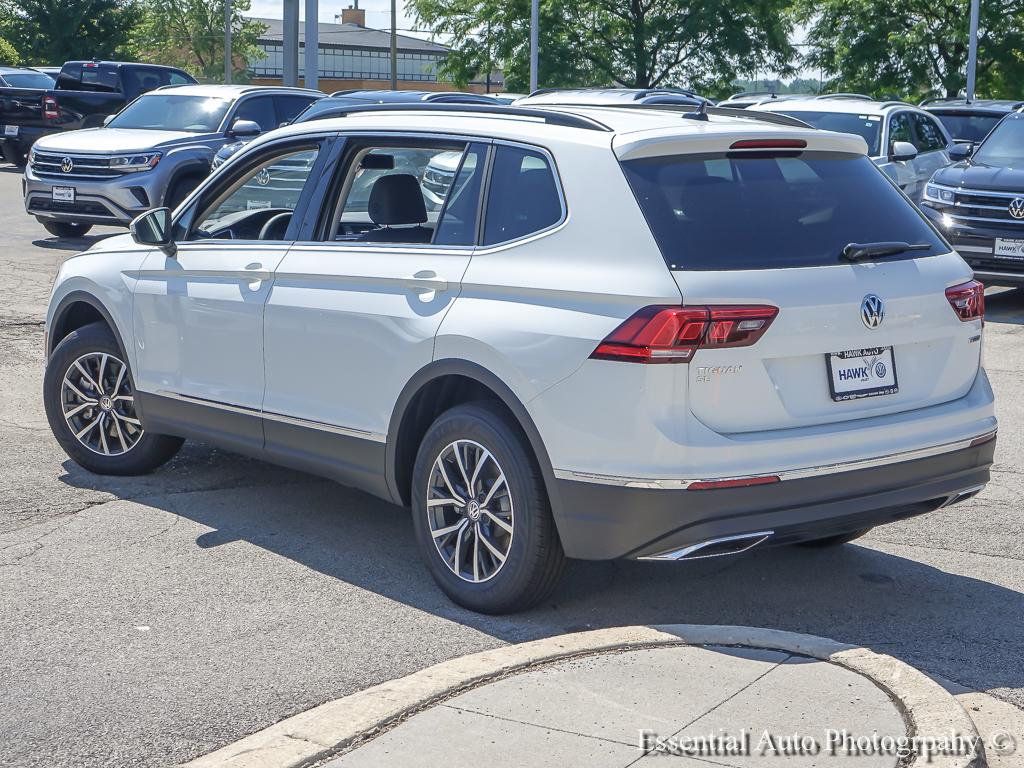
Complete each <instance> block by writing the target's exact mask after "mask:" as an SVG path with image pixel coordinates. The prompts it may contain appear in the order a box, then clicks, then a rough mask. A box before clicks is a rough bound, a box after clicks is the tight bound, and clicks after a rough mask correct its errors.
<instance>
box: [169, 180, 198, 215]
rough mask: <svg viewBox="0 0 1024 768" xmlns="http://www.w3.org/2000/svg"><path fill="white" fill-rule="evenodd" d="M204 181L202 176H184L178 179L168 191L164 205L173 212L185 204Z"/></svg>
mask: <svg viewBox="0 0 1024 768" xmlns="http://www.w3.org/2000/svg"><path fill="white" fill-rule="evenodd" d="M202 180H203V177H202V176H182V177H181V178H180V179H177V180H176V181H175V182H174V183H173V184H171V186H170V187H169V188H168V189H167V194H166V195H164V205H165V206H166V207H168V208H170V209H171V210H172V211H173V210H174V209H175V208H177V207H178V206H179V205H181V204H182V202H184V200H185V198H186V197H188V196H189V195H190V194H191V193H192V190H193V189H195V188H196V187H197V186H199V182H200V181H202Z"/></svg>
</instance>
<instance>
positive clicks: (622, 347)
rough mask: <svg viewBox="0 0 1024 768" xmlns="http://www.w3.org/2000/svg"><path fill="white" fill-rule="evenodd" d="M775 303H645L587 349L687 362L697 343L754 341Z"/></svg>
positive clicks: (610, 355) (602, 356) (625, 358)
mask: <svg viewBox="0 0 1024 768" xmlns="http://www.w3.org/2000/svg"><path fill="white" fill-rule="evenodd" d="M777 314H779V309H778V307H770V306H710V307H663V306H654V307H644V308H643V309H641V310H640V311H639V312H637V313H636V314H635V315H633V316H632V317H630V318H629V319H628V320H626V322H624V323H623V324H622V325H620V326H619V327H618V328H616V329H615V330H614V331H612V333H611V335H610V336H608V338H606V339H605V340H604V341H602V342H601V343H600V344H599V345H598V347H597V349H595V350H594V352H593V353H592V354H591V355H590V356H591V357H592V358H594V359H595V360H619V361H622V362H630V363H688V362H689V361H690V359H691V358H692V357H693V355H694V354H695V353H696V351H697V350H698V349H720V348H723V347H747V346H750V345H751V344H753V343H754V342H756V341H757V340H758V339H760V338H761V336H763V335H764V332H765V331H767V330H768V326H770V325H771V324H772V320H774V319H775V316H776V315H777Z"/></svg>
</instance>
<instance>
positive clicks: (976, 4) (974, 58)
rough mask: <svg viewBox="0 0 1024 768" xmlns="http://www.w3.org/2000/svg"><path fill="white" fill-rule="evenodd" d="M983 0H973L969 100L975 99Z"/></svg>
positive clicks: (968, 61)
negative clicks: (979, 24) (979, 21)
mask: <svg viewBox="0 0 1024 768" xmlns="http://www.w3.org/2000/svg"><path fill="white" fill-rule="evenodd" d="M980 6H981V0H971V32H970V39H969V40H968V52H967V101H969V102H970V101H974V83H975V80H976V79H977V76H978V16H979V15H980V14H981V7H980Z"/></svg>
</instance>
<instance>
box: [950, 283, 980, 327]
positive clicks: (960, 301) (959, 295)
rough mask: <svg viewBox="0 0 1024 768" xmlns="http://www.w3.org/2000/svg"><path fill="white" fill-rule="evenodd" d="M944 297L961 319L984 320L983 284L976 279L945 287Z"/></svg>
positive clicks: (964, 320)
mask: <svg viewBox="0 0 1024 768" xmlns="http://www.w3.org/2000/svg"><path fill="white" fill-rule="evenodd" d="M946 298H947V299H948V300H949V306H951V307H952V308H953V311H954V312H956V315H957V317H959V318H960V320H961V321H963V322H967V321H968V320H979V319H980V320H981V321H982V322H984V321H985V286H984V285H982V284H981V283H979V282H978V281H977V280H968V281H967V282H966V283H960V284H959V285H954V286H953V287H951V288H947V289H946Z"/></svg>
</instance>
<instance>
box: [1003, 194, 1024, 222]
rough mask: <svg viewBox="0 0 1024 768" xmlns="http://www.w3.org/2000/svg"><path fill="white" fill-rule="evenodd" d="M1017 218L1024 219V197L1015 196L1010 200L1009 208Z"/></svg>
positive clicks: (1011, 213)
mask: <svg viewBox="0 0 1024 768" xmlns="http://www.w3.org/2000/svg"><path fill="white" fill-rule="evenodd" d="M1006 210H1008V211H1009V212H1010V215H1011V216H1012V217H1013V218H1015V219H1024V197H1015V198H1013V200H1011V201H1010V204H1009V206H1007V209H1006Z"/></svg>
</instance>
